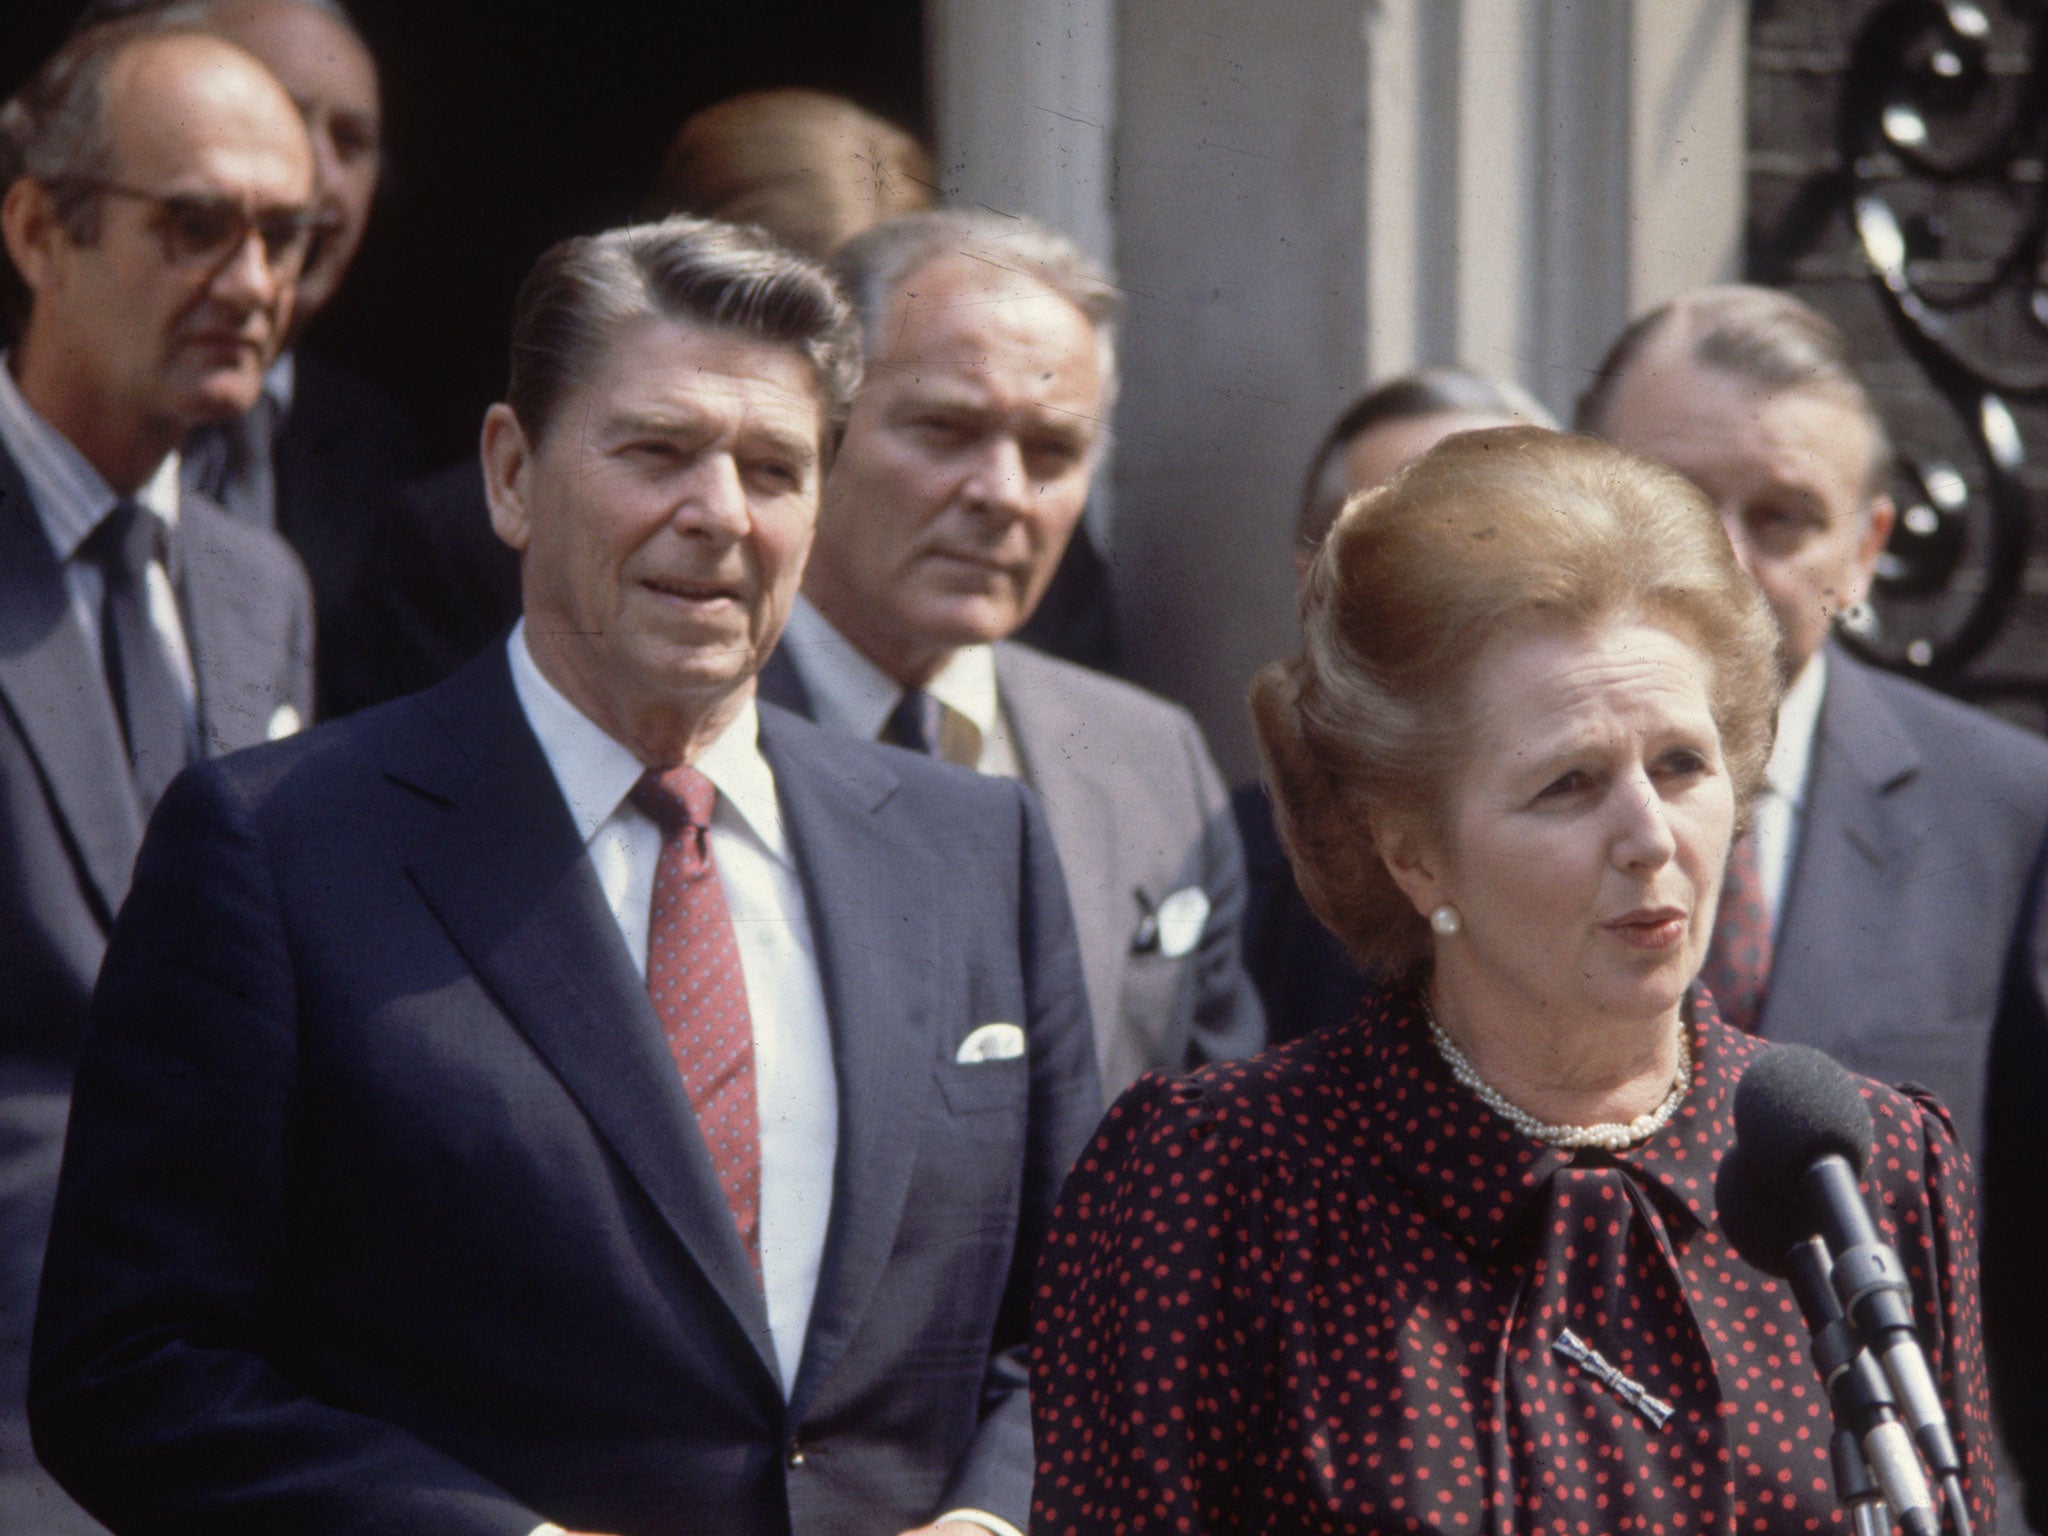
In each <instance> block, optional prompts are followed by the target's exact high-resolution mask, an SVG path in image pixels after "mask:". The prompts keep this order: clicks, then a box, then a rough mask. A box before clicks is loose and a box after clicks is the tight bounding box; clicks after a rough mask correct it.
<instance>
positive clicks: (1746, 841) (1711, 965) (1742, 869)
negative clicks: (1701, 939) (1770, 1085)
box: [1700, 832, 1771, 1035]
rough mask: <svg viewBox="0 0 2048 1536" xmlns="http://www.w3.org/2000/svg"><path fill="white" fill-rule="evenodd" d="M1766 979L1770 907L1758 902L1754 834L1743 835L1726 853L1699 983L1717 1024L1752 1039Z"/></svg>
mask: <svg viewBox="0 0 2048 1536" xmlns="http://www.w3.org/2000/svg"><path fill="white" fill-rule="evenodd" d="M1770 978H1771V909H1770V906H1769V905H1768V904H1767V903H1766V902H1765V900H1764V878H1763V867H1762V865H1761V864H1760V863H1759V862H1758V860H1757V856H1756V836H1755V834H1754V833H1747V832H1746V833H1744V834H1743V835H1742V836H1741V837H1739V838H1737V839H1736V842H1735V846H1734V847H1733V848H1731V849H1729V850H1728V873H1727V876H1726V877H1725V878H1724V879H1723V880H1722V882H1721V910H1720V911H1719V912H1717V913H1716V914H1715V916H1714V939H1713V942H1712V943H1711V944H1709V945H1708V946H1707V959H1706V963H1705V964H1704V965H1702V966H1701V967H1700V980H1701V981H1704V982H1705V983H1706V984H1707V990H1708V991H1709V992H1711V993H1713V994H1714V1003H1715V1006H1716V1007H1718V1008H1719V1009H1720V1010H1721V1018H1722V1020H1723V1022H1725V1023H1729V1024H1733V1025H1734V1026H1735V1027H1736V1028H1737V1029H1739V1030H1741V1031H1742V1032H1743V1033H1744V1034H1749V1035H1753V1034H1755V1033H1756V1026H1757V1019H1758V1017H1759V1016H1760V1015H1761V1014H1762V1013H1763V1008H1764V991H1765V989H1766V988H1767V987H1768V986H1769V985H1770Z"/></svg>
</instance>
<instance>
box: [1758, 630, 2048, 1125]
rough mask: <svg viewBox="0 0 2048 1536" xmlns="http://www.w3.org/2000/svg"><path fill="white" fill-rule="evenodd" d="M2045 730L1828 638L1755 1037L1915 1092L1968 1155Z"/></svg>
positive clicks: (2036, 834)
mask: <svg viewBox="0 0 2048 1536" xmlns="http://www.w3.org/2000/svg"><path fill="white" fill-rule="evenodd" d="M2044 832H2048V743H2044V742H2043V741H2041V740H2040V739H2039V738H2038V737H2036V736H2033V735H2031V734H2029V733H2028V732H2026V731H2022V730H2020V729H2018V728H2017V727H2014V726H2011V725H2008V724H2006V723H2004V722H2003V721H2000V720H1996V719H1994V718H1992V717H1991V716H1989V715H1986V714H1984V713H1982V712H1981V711H1978V710H1974V709H1970V708H1968V707H1966V706H1964V705H1962V704H1958V703H1956V702H1955V701H1954V700H1952V699H1948V698H1945V697H1943V696H1942V695H1940V694H1937V693H1934V692H1933V691H1931V690H1930V689H1927V688H1923V687H1920V686H1919V685H1918V684H1915V683H1911V682H1908V681H1906V680H1905V679H1903V678H1898V677H1894V676H1891V675H1890V674H1888V673H1884V672H1880V671H1877V670H1876V669H1875V668H1872V667H1868V666H1865V665H1864V664H1862V663H1861V662H1858V661H1857V660H1855V659H1854V658H1853V657H1851V656H1849V655H1848V654H1846V653H1845V652H1843V651H1841V650H1839V649H1835V650H1832V651H1830V653H1829V655H1828V685H1827V694H1826V697H1825V698H1824V699H1823V700H1822V702H1821V711H1820V724H1819V729H1818V731H1817V733H1816V735H1815V738H1814V754H1813V766H1812V770H1811V777H1810V780H1809V783H1808V788H1807V798H1806V805H1805V810H1804V814H1803V816H1802V826H1801V830H1800V836H1799V847H1798V852H1797V855H1796V860H1795V863H1794V864H1793V867H1792V874H1791V878H1790V880H1789V882H1788V884H1787V897H1786V905H1785V911H1784V915H1783V917H1782V919H1781V921H1780V923H1779V928H1778V939H1777V946H1776V950H1775V953H1774V956H1773V959H1772V963H1771V981H1770V992H1769V995H1768V996H1767V998H1766V999H1765V1003H1764V1010H1763V1015H1762V1018H1761V1020H1760V1029H1759V1032H1760V1033H1762V1034H1763V1035H1764V1036H1766V1037H1767V1038H1769V1039H1774V1040H1791V1041H1797V1042H1799V1043H1801V1044H1804V1045H1811V1046H1816V1047H1818V1048H1819V1049H1821V1050H1824V1051H1826V1052H1828V1053H1829V1054H1830V1055H1832V1056H1834V1057H1836V1058H1837V1059H1838V1060H1840V1061H1841V1062H1842V1063H1843V1064H1844V1065H1845V1066H1848V1067H1850V1068H1852V1069H1853V1070H1855V1071H1858V1072H1861V1073H1863V1074H1864V1075H1865V1076H1868V1077H1874V1078H1876V1079H1878V1081H1880V1082H1885V1083H1900V1082H1914V1083H1918V1084H1920V1085H1921V1086H1923V1087H1926V1088H1930V1089H1932V1090H1933V1091H1934V1093H1935V1094H1936V1096H1937V1097H1939V1098H1940V1099H1941V1101H1942V1103H1943V1104H1945V1105H1946V1106H1947V1107H1948V1109H1949V1112H1950V1113H1951V1114H1952V1115H1953V1116H1954V1117H1955V1121H1956V1129H1957V1131H1958V1133H1959V1134H1960V1136H1961V1139H1962V1142H1963V1145H1964V1146H1966V1147H1968V1148H1969V1149H1970V1151H1971V1154H1972V1155H1973V1156H1976V1155H1979V1153H1980V1152H1981V1149H1982V1147H1983V1145H1984V1104H1985V1088H1986V1064H1987V1062H1988V1060H1989V1053H1990V1049H1991V1041H1992V1036H1993V1033H1994V1031H1995V1028H1996V1027H1997V1025H1998V1021H1999V1017H2000V999H2001V988H2000V982H2001V979H2002V977H2003V975H2004V970H2005V960H2006V955H2007V951H2008V949H2009V948H2010V946H2011V944H2012V941H2013V938H2014V935H2015V931H2016V929H2017V927H2018V924H2019V919H2020V913H2021V909H2022V907H2023V905H2024V904H2025V900H2026V895H2027V887H2028V877H2029V874H2030V871H2031V868H2032V864H2033V859H2034V854H2035V850H2036V849H2037V848H2039V847H2040V845H2041V840H2042V837H2043V835H2044Z"/></svg>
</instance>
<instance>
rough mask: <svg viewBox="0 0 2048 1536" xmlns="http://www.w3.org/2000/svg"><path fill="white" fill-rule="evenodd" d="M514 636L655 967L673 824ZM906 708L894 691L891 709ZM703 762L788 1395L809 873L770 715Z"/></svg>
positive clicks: (578, 798)
mask: <svg viewBox="0 0 2048 1536" xmlns="http://www.w3.org/2000/svg"><path fill="white" fill-rule="evenodd" d="M820 622H821V623H822V622H823V620H822V619H821V620H820ZM841 644H844V642H843V641H842V642H841ZM507 645H508V646H509V648H510V653H511V662H512V688H513V691H514V692H515V693H516V694H517V695H518V696H519V707H520V708H521V709H522V710H524V711H525V713H526V721H527V724H528V725H530V726H531V727H532V728H533V734H534V735H535V736H536V737H538V738H539V740H540V748H541V752H542V754H543V755H544V756H545V757H546V758H547V761H548V767H549V768H550V769H551V770H552V771H553V773H554V776H555V783H556V785H557V786H558V787H559V788H560V789H561V791H562V798H563V799H564V800H565V801H567V802H568V806H569V815H570V817H571V819H572V820H573V821H574V822H575V824H576V832H577V835H578V836H579V837H581V838H582V839H583V845H584V847H585V848H587V849H588V850H589V851H590V862H591V866H592V868H593V869H595V870H596V872H597V881H598V884H599V886H600V887H602V888H603V890H604V899H605V903H606V905H607V906H609V907H610V908H611V912H612V917H613V919H614V920H615V921H616V922H617V923H618V925H619V932H620V935H621V936H622V937H623V938H624V939H625V941H626V949H627V951H628V952H629V953H630V954H631V955H632V957H633V965H634V968H635V969H636V970H638V971H639V972H640V975H641V978H642V979H643V980H645V978H646V975H647V923H648V915H649V913H650V911H651V910H652V908H653V904H654V868H655V865H656V864H657V863H658V862H659V860H660V858H661V831H660V829H659V828H658V827H656V826H655V824H654V822H653V821H652V820H651V819H650V818H649V817H648V816H647V815H646V814H645V813H644V812H643V811H641V810H640V809H639V807H637V806H636V805H634V804H633V802H632V801H631V800H630V799H628V798H627V797H628V796H629V795H630V794H631V792H632V789H633V786H634V785H635V784H637V783H638V782H639V781H640V776H641V774H642V773H643V772H644V771H645V770H644V769H643V768H642V766H641V763H640V760H639V759H638V758H637V757H635V756H634V755H633V754H632V753H631V752H629V751H628V750H627V749H626V748H625V747H624V746H623V745H621V744H620V743H619V742H618V741H616V740H614V739H613V738H612V737H611V736H609V735H608V734H606V733H605V731H604V730H603V729H602V728H601V727H599V726H598V725H597V724H596V723H595V722H593V721H592V720H591V719H590V718H589V717H588V716H586V715H585V714H584V713H583V712H582V711H581V710H579V709H577V708H576V706H575V705H573V704H571V703H570V702H569V701H568V699H566V698H565V697H563V695H562V693H561V691H560V690H559V689H558V688H556V687H555V685H554V684H553V683H551V682H549V681H548V680H547V678H546V677H545V676H543V675H542V673H541V670H540V668H539V666H538V665H536V664H535V662H534V659H533V652H532V650H531V649H530V648H529V647H528V645H527V643H526V621H525V620H524V619H521V620H520V621H519V623H518V624H517V625H516V626H515V627H514V628H513V631H512V635H511V638H510V639H509V640H508V641H507ZM848 649H851V647H848ZM983 649H984V650H986V647H983ZM990 681H991V683H993V675H991V679H990ZM990 696H991V698H992V697H993V692H992V690H991V695H990ZM894 707H895V700H894V698H893V697H892V698H891V700H890V703H889V708H891V709H893V708H894ZM887 713H888V711H887V710H886V709H885V710H884V711H883V714H884V716H886V715H887ZM876 729H877V730H879V729H880V724H879V722H878V723H877V726H876ZM693 766H694V767H696V768H697V769H699V770H700V771H701V772H702V773H703V774H704V776H705V777H706V778H708V779H710V780H711V782H712V784H713V785H715V786H716V787H717V789H718V801H717V804H716V806H715V807H714V809H713V810H712V813H711V836H710V841H711V857H712V860H713V861H714V862H715V863H716V864H717V866H718V880H719V884H720V885H721V886H723V887H724V889H725V900H726V905H727V907H728V908H729V909H730V911H731V913H732V926H733V935H734V937H735V938H736V939H737V940H738V943H739V951H740V972H741V975H742V976H744V978H745V979H746V987H747V1015H748V1018H749V1021H750V1022H751V1023H752V1024H753V1027H754V1092H755V1096H756V1098H757V1100H758V1101H759V1106H760V1117H761V1283H762V1288H763V1290H765V1291H766V1293H767V1300H768V1332H769V1334H770V1336H771V1337H772V1338H773V1340H774V1343H775V1363H776V1366H777V1368H778V1369H779V1370H780V1372H781V1374H782V1390H783V1394H784V1396H787V1395H788V1393H789V1389H790V1387H791V1385H792V1384H793V1383H794V1382H795V1381H796V1373H797V1366H798V1364H799V1362H800V1361H801V1360H802V1359H803V1348H804V1336H805V1333H806V1332H807V1330H808V1329H809V1327H810V1318H811V1305H812V1302H813V1301H814V1300H815V1299H816V1296H817V1290H818V1266H819V1263H820V1261H821V1260H822V1259H823V1257H824V1252H825V1228H826V1224H827V1222H828V1221H829V1220H830V1218H831V1214H832V1178H833V1167H834V1163H835V1160H836V1155H837V1152H838V1145H839V1084H838V1079H837V1078H836V1077H835V1076H834V1075H833V1070H832V1035H831V1029H830V1026H829V1025H828V1024H827V1022H826V1015H825V991H824V986H823V983H822V981H821V979H820V977H819V974H818V951H817V942H816V939H815V938H814V936H813V934H812V930H811V920H810V915H809V912H808V909H807V908H806V907H805V905H804V891H803V883H802V881H801V879H800V878H799V877H798V875H797V869H796V861H795V859H794V857H793V856H792V855H791V852H790V845H789V837H788V834H787V832H786V830H785V829H784V827H783V825H782V806H781V802H780V801H779V800H777V798H776V794H775V774H774V771H773V770H772V769H771V768H770V767H769V766H768V760H767V758H765V757H763V756H762V755H761V745H760V716H759V714H758V713H757V712H756V711H755V709H754V706H753V703H752V702H751V701H749V702H748V704H747V705H746V707H745V708H744V709H742V710H741V711H740V713H739V714H738V715H737V716H736V717H735V718H734V719H733V722H732V723H731V724H730V725H728V726H727V727H726V728H725V730H724V731H723V732H722V733H721V734H720V735H719V737H718V739H717V740H716V741H714V742H712V743H711V745H710V746H709V747H707V748H705V750H704V752H703V753H702V754H701V755H700V756H699V757H698V758H697V760H696V762H695V764H694V765H693ZM938 1518H939V1519H941V1520H968V1521H971V1522H973V1523H974V1524H976V1525H979V1526H982V1527H983V1528H984V1529H986V1530H989V1531H992V1532H994V1533H995V1536H1021V1533H1020V1532H1019V1531H1018V1530H1017V1529H1016V1527H1015V1526H1012V1525H1011V1524H1010V1523H1009V1522H1008V1521H1006V1520H1003V1519H1002V1518H1001V1517H999V1516H996V1515H991V1514H988V1513H986V1512H984V1511H982V1510H974V1509H956V1510H950V1511H948V1512H947V1513H945V1514H943V1515H941V1516H939V1517H938ZM560 1530H561V1528H560V1527H559V1526H557V1525H554V1524H553V1523H552V1522H549V1523H544V1524H542V1525H540V1526H537V1527H536V1528H535V1529H534V1531H533V1532H532V1536H557V1533H559V1532H560Z"/></svg>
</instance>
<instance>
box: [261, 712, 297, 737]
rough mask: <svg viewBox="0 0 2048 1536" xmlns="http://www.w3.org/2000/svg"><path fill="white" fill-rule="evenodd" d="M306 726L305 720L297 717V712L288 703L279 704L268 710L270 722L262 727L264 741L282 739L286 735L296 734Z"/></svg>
mask: <svg viewBox="0 0 2048 1536" xmlns="http://www.w3.org/2000/svg"><path fill="white" fill-rule="evenodd" d="M305 728H306V722H305V721H304V720H302V719H300V718H299V712H298V710H297V709H296V708H294V707H293V706H292V705H290V704H280V705H278V706H277V708H275V709H273V710H272V711H271V712H270V722H269V724H267V725H266V726H265V727H264V728H263V739H264V740H266V741H283V740H284V739H285V737H287V736H296V735H298V734H299V732H300V731H302V730H304V729H305Z"/></svg>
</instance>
